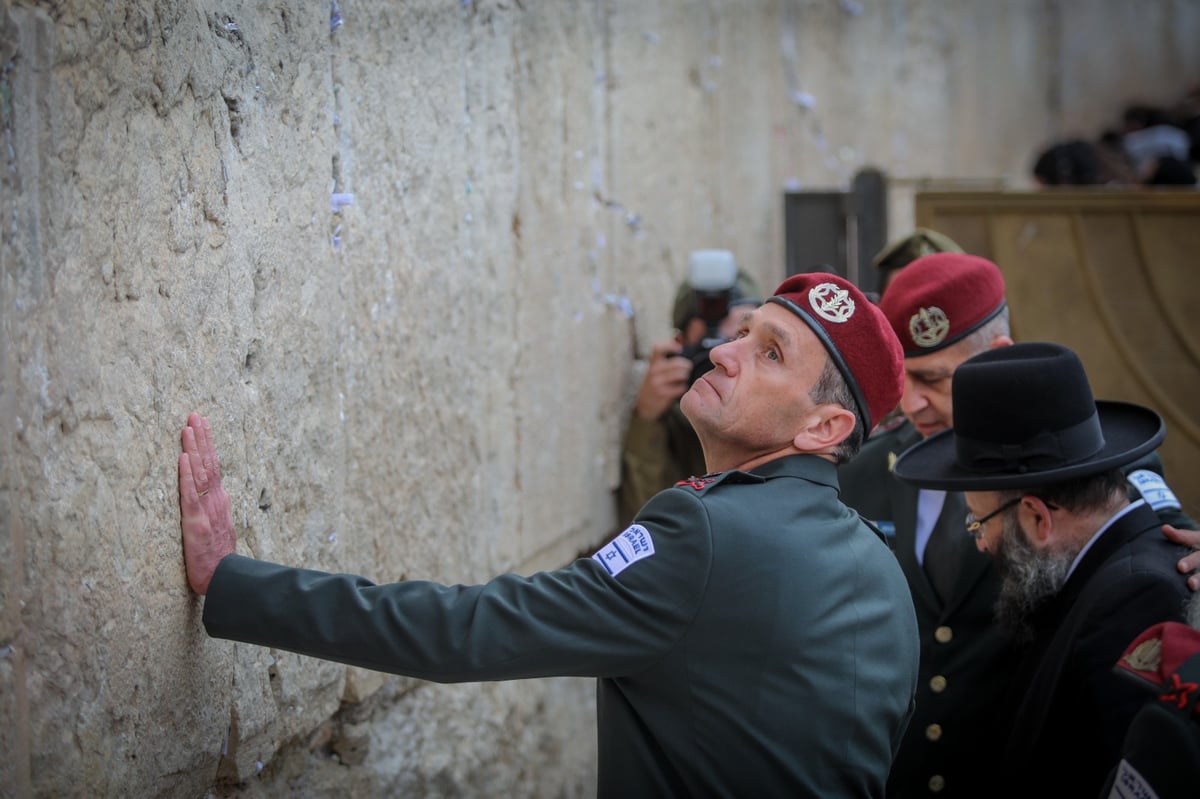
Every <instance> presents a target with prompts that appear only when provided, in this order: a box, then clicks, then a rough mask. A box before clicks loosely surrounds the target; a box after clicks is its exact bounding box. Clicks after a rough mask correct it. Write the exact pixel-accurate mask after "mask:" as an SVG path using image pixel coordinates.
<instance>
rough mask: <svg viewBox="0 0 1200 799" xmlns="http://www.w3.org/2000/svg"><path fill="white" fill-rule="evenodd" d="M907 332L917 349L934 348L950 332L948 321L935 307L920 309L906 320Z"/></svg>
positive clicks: (939, 309) (943, 313) (940, 310)
mask: <svg viewBox="0 0 1200 799" xmlns="http://www.w3.org/2000/svg"><path fill="white" fill-rule="evenodd" d="M908 332H909V333H910V334H911V335H912V340H913V343H914V344H916V345H917V346H918V347H936V346H937V345H939V344H941V343H942V342H943V341H945V340H946V334H947V333H949V332H950V320H949V319H948V318H946V313H945V312H944V311H943V310H942V309H941V308H939V307H937V306H936V305H931V306H930V307H928V308H920V309H918V310H917V312H916V313H915V314H913V315H912V318H911V319H909V320H908Z"/></svg>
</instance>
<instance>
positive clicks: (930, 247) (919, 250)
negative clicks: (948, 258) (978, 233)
mask: <svg viewBox="0 0 1200 799" xmlns="http://www.w3.org/2000/svg"><path fill="white" fill-rule="evenodd" d="M962 251H963V249H962V247H960V246H958V243H957V242H955V241H954V239H952V238H950V237H949V236H947V235H946V234H945V233H938V232H937V231H936V230H930V229H929V228H925V227H919V228H917V229H916V230H914V231H913V232H912V233H909V234H908V235H907V236H902V237H901V238H898V239H896V240H895V241H892V242H889V243H888V245H887V246H886V247H884V248H883V249H882V250H880V251H879V253H878V254H877V255H876V256H875V257H874V258H873V259H871V265H872V266H874V267H875V271H877V272H878V273H879V294H880V296H882V295H883V292H884V290H885V289H887V287H888V284H889V283H891V282H892V278H894V277H895V276H896V274H897V273H898V272H899V271H900V270H901V269H903V268H904V267H906V266H908V265H909V264H910V263H912V262H913V261H915V260H917V259H918V258H924V257H925V256H926V255H933V254H934V253H935V252H962Z"/></svg>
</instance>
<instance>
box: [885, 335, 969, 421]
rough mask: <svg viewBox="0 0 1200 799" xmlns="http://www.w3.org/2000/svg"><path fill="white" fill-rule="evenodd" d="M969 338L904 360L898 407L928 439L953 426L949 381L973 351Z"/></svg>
mask: <svg viewBox="0 0 1200 799" xmlns="http://www.w3.org/2000/svg"><path fill="white" fill-rule="evenodd" d="M970 346H971V342H970V340H969V339H964V340H963V341H957V342H955V343H953V344H951V345H950V346H949V347H945V348H944V349H940V350H938V351H937V352H931V353H929V354H928V355H917V356H913V357H910V358H905V359H904V394H903V395H902V396H901V397H900V410H901V411H902V412H903V413H904V415H905V416H906V417H908V421H909V422H911V423H912V425H913V427H915V428H916V429H917V431H918V432H919V433H920V434H921V435H922V436H924V437H925V438H929V437H930V436H931V435H933V434H934V433H940V432H941V431H943V430H947V429H949V428H951V427H953V426H954V421H953V410H954V408H953V399H952V395H951V391H950V389H951V385H952V383H951V380H952V378H953V376H954V370H955V369H957V368H958V366H959V364H961V363H962V362H963V361H965V360H967V359H968V358H970V357H971V356H972V355H974V354H975V353H974V352H973V351H972V350H971V349H970Z"/></svg>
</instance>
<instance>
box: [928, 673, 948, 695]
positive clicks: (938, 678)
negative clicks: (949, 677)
mask: <svg viewBox="0 0 1200 799" xmlns="http://www.w3.org/2000/svg"><path fill="white" fill-rule="evenodd" d="M929 690H931V691H933V692H934V693H935V694H940V693H941V692H942V691H944V690H946V678H945V677H943V676H942V675H940V674H935V675H934V676H933V677H931V678H929Z"/></svg>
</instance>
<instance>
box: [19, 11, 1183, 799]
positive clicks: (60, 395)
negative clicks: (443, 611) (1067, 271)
mask: <svg viewBox="0 0 1200 799" xmlns="http://www.w3.org/2000/svg"><path fill="white" fill-rule="evenodd" d="M1137 5H1138V9H1139V10H1138V12H1137V14H1136V19H1135V18H1128V23H1129V24H1122V25H1114V24H1112V22H1111V20H1112V19H1113V17H1112V14H1114V13H1117V14H1119V15H1121V18H1127V17H1128V15H1129V14H1130V13H1131V12H1129V11H1127V10H1125V9H1127V7H1128V4H1126V3H1123V2H1120V1H1119V0H1098V1H1097V2H1088V3H1081V2H1066V1H1064V2H1060V3H1050V4H1047V3H1043V2H1011V3H993V2H990V0H972V1H971V2H965V3H946V2H892V1H888V0H878V1H877V2H863V3H851V2H842V3H839V2H833V0H829V1H828V2H825V1H824V0H823V1H822V2H816V1H815V0H809V1H807V2H772V1H771V0H762V1H761V2H756V1H754V0H742V1H741V2H737V1H736V0H723V1H720V2H710V3H704V4H697V3H683V2H679V0H654V1H652V2H646V1H645V0H637V1H636V2H632V1H628V2H627V1H626V0H617V1H615V2H600V1H599V0H594V1H593V2H582V1H581V0H576V1H575V2H568V3H560V2H548V0H516V2H490V1H486V0H485V1H483V2H458V1H455V0H419V1H418V2H405V3H397V2H380V3H367V2H358V1H356V0H345V2H341V3H340V4H339V5H338V6H337V9H338V11H339V12H340V14H341V18H342V21H343V24H341V25H340V26H337V27H336V28H335V27H333V26H332V25H331V4H330V3H327V2H320V3H312V2H306V3H301V2H295V1H294V0H287V1H286V2H277V3H271V4H264V3H255V2H247V1H246V0H241V1H239V0H232V1H231V2H224V3H216V2H212V0H162V1H161V2H157V3H137V2H132V1H126V2H103V3H101V2H98V1H97V0H75V1H74V2H62V3H54V4H48V3H28V2H16V1H15V0H3V2H2V3H0V70H2V71H0V102H2V107H0V112H2V113H0V136H2V144H3V146H2V147H0V166H2V169H0V233H2V236H3V239H2V246H0V267H2V268H0V441H3V451H2V452H0V519H2V521H3V524H2V526H0V564H2V565H0V603H2V605H0V709H2V712H3V718H4V720H5V723H4V724H2V725H0V743H2V745H3V751H2V752H0V786H3V788H2V789H0V790H2V791H3V792H4V794H5V795H13V796H47V797H48V796H89V797H94V796H162V797H175V796H179V797H186V796H204V795H205V794H206V793H207V792H209V791H213V792H214V795H239V794H240V795H245V796H292V795H306V796H379V795H421V796H464V795H474V796H494V795H524V796H553V797H557V796H582V795H588V794H589V793H590V792H591V790H592V785H593V784H594V774H595V764H594V731H593V728H592V724H593V710H592V706H591V700H592V690H593V689H592V685H591V683H590V682H588V681H585V680H566V679H564V680H545V681H529V682H525V683H509V684H484V685H476V686H444V687H443V686H433V685H429V684H426V683H420V682H414V681H409V680H403V679H398V678H389V677H385V676H383V675H379V674H376V673H372V672H365V671H362V670H357V669H347V668H344V667H341V666H338V665H335V664H331V663H323V662H319V661H316V660H313V659H310V658H303V657H300V656H296V655H291V654H288V653H282V652H271V651H268V650H265V649H261V648H256V647H250V646H240V645H234V644H230V643H227V642H221V641H215V640H210V639H208V638H207V637H206V636H205V635H204V632H203V628H202V626H201V624H200V610H201V608H202V604H201V602H200V601H199V600H197V599H196V598H195V597H193V596H191V595H190V594H189V593H188V590H187V588H186V584H185V582H184V577H183V568H182V563H181V559H180V553H179V543H178V507H177V498H176V495H175V488H174V482H175V455H176V453H177V451H178V447H179V430H180V428H181V426H182V425H183V423H184V420H185V418H186V415H187V413H188V411H190V410H193V409H195V410H199V411H201V412H203V413H205V414H207V415H208V416H209V417H210V418H211V420H212V422H213V425H214V428H215V430H216V435H217V438H218V443H219V445H220V447H221V451H222V454H223V457H224V470H225V474H226V477H227V481H228V486H229V488H230V491H231V494H232V495H233V498H234V504H235V512H236V515H237V520H238V522H239V530H240V534H241V548H242V551H243V552H245V553H247V554H252V555H255V556H259V557H263V558H269V559H273V560H277V561H282V562H287V563H294V564H298V565H305V566H311V567H316V568H324V569H331V570H340V571H352V572H359V573H364V574H366V575H368V576H370V577H373V578H375V579H378V580H389V579H397V578H403V577H409V576H418V577H425V578H433V579H441V580H445V581H452V582H458V581H463V582H467V581H481V580H485V579H487V578H488V577H489V576H491V575H493V574H496V573H499V572H502V571H522V572H528V571H532V570H535V569H539V568H548V567H554V566H556V565H558V564H561V563H563V562H565V561H566V560H568V559H569V558H571V557H573V556H574V555H575V554H576V553H578V552H581V551H584V550H586V549H588V548H589V547H591V546H594V545H595V544H597V543H599V542H600V541H602V540H603V539H604V538H605V537H607V536H608V535H609V534H610V533H611V526H612V524H613V508H612V505H611V494H610V492H611V489H612V488H613V487H614V484H615V482H616V479H617V474H618V470H617V462H616V456H617V442H618V441H619V438H620V434H621V426H622V421H623V416H624V411H625V408H626V407H627V403H628V399H629V397H630V395H631V381H632V379H633V375H634V371H633V369H632V368H631V357H632V355H633V354H634V353H635V352H645V351H646V349H647V348H648V345H649V343H650V342H651V341H652V340H654V339H656V338H658V337H660V336H663V335H665V334H666V333H667V332H668V328H669V322H668V318H667V316H668V313H667V312H668V307H669V303H670V299H671V296H672V295H673V292H674V288H675V285H676V284H677V282H678V281H679V280H680V279H681V278H682V277H683V276H684V274H685V269H686V254H687V252H688V251H689V250H690V249H693V248H698V247H710V246H719V247H728V248H730V249H733V250H734V251H735V252H736V253H737V255H738V258H739V261H740V262H741V263H742V265H743V266H745V267H746V268H748V269H749V270H750V271H751V272H752V273H753V274H754V275H755V276H756V277H757V278H758V279H759V281H760V282H761V283H762V284H763V285H764V286H768V287H769V286H773V285H774V284H775V283H776V282H777V281H778V280H779V279H780V278H781V277H782V274H783V229H782V201H781V193H780V192H781V190H782V188H783V186H784V185H785V183H792V184H798V185H801V186H804V187H809V188H842V187H845V186H846V185H848V183H849V181H850V179H851V178H852V177H853V174H854V173H855V172H856V171H857V170H858V169H859V168H861V167H863V166H866V165H874V166H879V167H881V168H883V169H884V170H885V171H887V172H888V173H890V174H892V175H895V176H898V177H900V178H905V179H910V180H917V179H920V178H925V177H934V178H944V179H953V178H978V177H987V178H993V179H997V178H999V179H1004V178H1007V179H1008V180H1010V181H1011V182H1012V183H1015V184H1020V183H1021V182H1023V181H1024V180H1025V176H1026V173H1027V169H1028V165H1029V162H1030V159H1031V157H1032V153H1033V151H1034V149H1035V148H1036V147H1037V146H1039V145H1040V144H1041V143H1043V142H1044V141H1046V140H1048V139H1049V138H1052V137H1054V136H1057V135H1059V134H1060V133H1066V132H1073V131H1072V128H1076V129H1082V130H1084V131H1086V132H1091V131H1092V130H1094V129H1095V128H1097V127H1099V126H1100V125H1101V124H1103V123H1105V122H1107V121H1108V119H1109V118H1110V117H1111V116H1112V115H1114V114H1115V113H1116V112H1117V109H1119V108H1120V107H1121V106H1122V105H1123V104H1124V103H1125V102H1127V101H1128V100H1131V99H1142V100H1147V101H1151V102H1164V101H1168V100H1172V99H1174V98H1175V96H1176V95H1177V94H1179V93H1180V92H1181V91H1182V90H1183V88H1184V87H1185V85H1186V81H1185V80H1184V79H1183V78H1182V77H1181V76H1185V75H1195V74H1197V67H1198V66H1200V64H1198V61H1200V53H1198V52H1197V51H1196V50H1195V48H1194V47H1193V46H1192V45H1193V43H1194V42H1195V41H1196V40H1197V38H1198V37H1197V34H1198V33H1200V11H1197V10H1196V8H1195V7H1193V6H1192V5H1190V4H1187V3H1178V2H1169V0H1161V1H1160V2H1153V1H1151V2H1146V3H1139V4H1137ZM1097 54H1107V57H1098V56H1097ZM1135 95H1136V98H1135ZM335 193H338V194H347V195H353V201H352V202H351V203H349V204H346V205H343V206H342V207H341V208H340V209H339V210H337V211H335V210H333V209H332V207H331V197H332V195H334V194H335ZM897 218H900V219H903V218H904V217H903V214H901V215H900V216H899V217H897ZM339 708H340V709H339ZM339 749H340V750H341V751H342V752H344V753H350V754H349V755H348V757H349V759H351V760H354V761H356V762H355V764H354V765H346V764H339V763H333V762H332V754H335V753H336V752H337V751H339ZM260 764H261V770H260ZM238 782H240V783H241V785H240V786H232V785H231V784H232V783H238Z"/></svg>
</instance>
